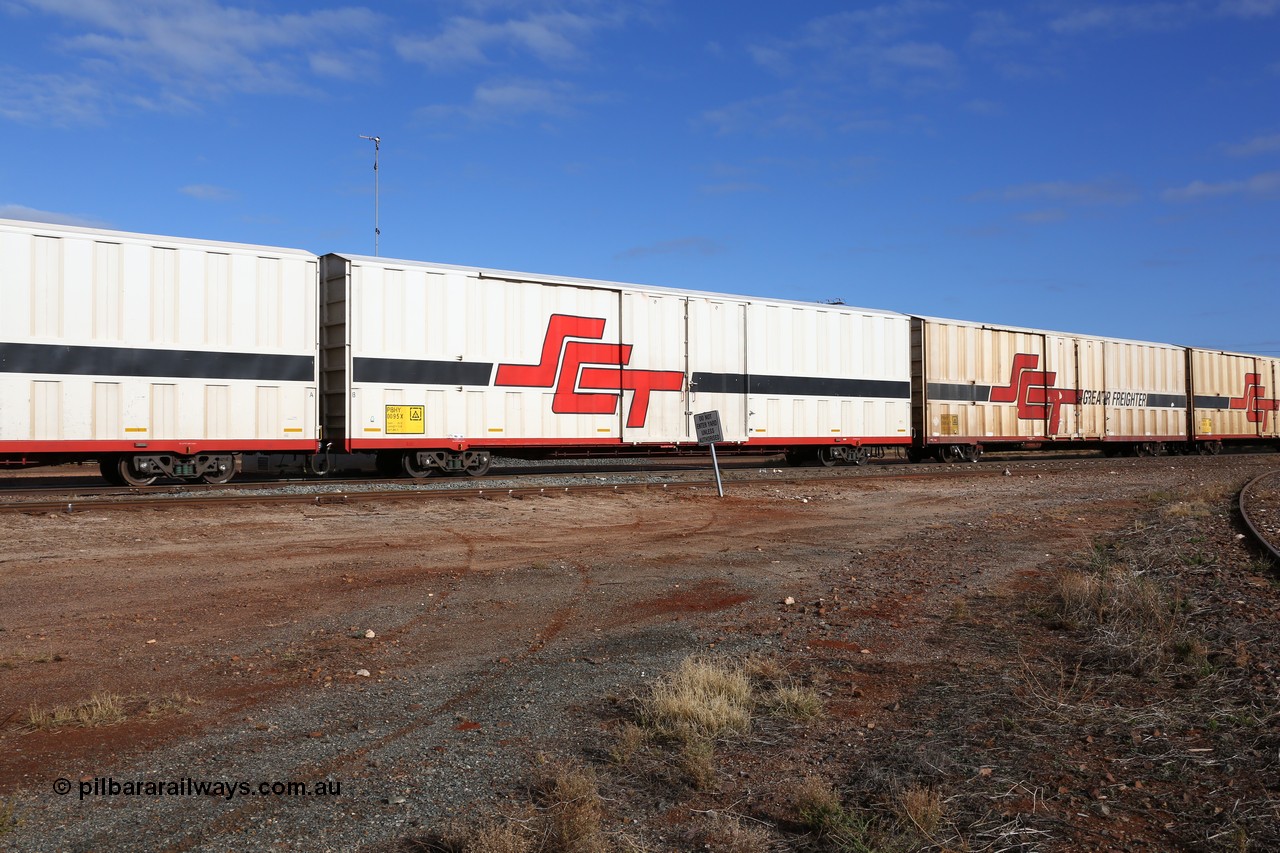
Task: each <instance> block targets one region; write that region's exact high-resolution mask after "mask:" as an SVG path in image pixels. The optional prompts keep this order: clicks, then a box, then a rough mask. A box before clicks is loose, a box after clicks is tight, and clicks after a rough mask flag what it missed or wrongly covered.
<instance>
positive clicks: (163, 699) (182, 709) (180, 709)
mask: <svg viewBox="0 0 1280 853" xmlns="http://www.w3.org/2000/svg"><path fill="white" fill-rule="evenodd" d="M202 704H204V703H203V702H202V701H201V700H200V699H196V698H194V697H193V696H192V695H191V694H190V693H170V694H169V695H168V696H160V697H157V698H155V699H148V700H147V704H146V708H145V713H146V715H147V716H148V717H159V716H161V715H163V714H186V713H188V712H189V711H190V706H192V705H202Z"/></svg>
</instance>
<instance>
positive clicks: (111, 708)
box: [27, 693, 125, 729]
mask: <svg viewBox="0 0 1280 853" xmlns="http://www.w3.org/2000/svg"><path fill="white" fill-rule="evenodd" d="M124 719H125V713H124V700H123V699H122V698H121V697H120V696H117V695H116V694H114V693H95V694H93V696H91V697H89V699H88V700H86V701H84V702H81V703H80V704H78V705H58V706H56V707H54V708H50V709H49V710H45V709H43V708H40V707H38V706H36V705H32V706H31V709H30V711H29V712H28V714H27V725H28V726H29V727H30V728H32V729H58V728H62V727H64V726H82V727H92V726H110V725H114V724H116V723H120V722H123V721H124Z"/></svg>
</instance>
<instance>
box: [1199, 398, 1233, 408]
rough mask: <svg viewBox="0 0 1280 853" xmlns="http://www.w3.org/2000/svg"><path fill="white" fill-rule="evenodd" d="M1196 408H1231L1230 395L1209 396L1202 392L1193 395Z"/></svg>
mask: <svg viewBox="0 0 1280 853" xmlns="http://www.w3.org/2000/svg"><path fill="white" fill-rule="evenodd" d="M1195 401H1196V408H1197V409H1229V408H1231V398H1230V397H1209V396H1207V395H1204V394H1197V395H1196V396H1195Z"/></svg>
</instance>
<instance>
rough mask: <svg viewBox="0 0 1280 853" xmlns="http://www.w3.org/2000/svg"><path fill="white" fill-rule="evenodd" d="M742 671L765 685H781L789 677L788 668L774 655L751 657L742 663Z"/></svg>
mask: <svg viewBox="0 0 1280 853" xmlns="http://www.w3.org/2000/svg"><path fill="white" fill-rule="evenodd" d="M742 671H743V672H745V673H746V674H747V675H748V676H750V677H751V678H754V679H756V680H757V681H760V682H763V683H764V684H770V685H776V684H781V683H782V682H783V680H784V679H785V678H786V677H787V668H786V667H785V666H784V665H783V664H782V662H781V661H779V660H778V659H777V657H774V656H772V655H767V656H766V655H751V656H749V657H748V658H747V659H746V660H744V661H743V662H742Z"/></svg>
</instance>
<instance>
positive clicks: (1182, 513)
mask: <svg viewBox="0 0 1280 853" xmlns="http://www.w3.org/2000/svg"><path fill="white" fill-rule="evenodd" d="M1160 512H1161V514H1163V515H1165V516H1166V517H1168V518H1208V517H1209V516H1210V515H1212V514H1213V510H1211V509H1210V508H1209V505H1208V504H1207V503H1205V502H1204V501H1176V502H1174V503H1171V504H1168V505H1166V506H1163V507H1161V508H1160Z"/></svg>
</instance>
